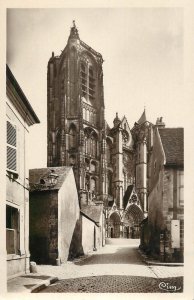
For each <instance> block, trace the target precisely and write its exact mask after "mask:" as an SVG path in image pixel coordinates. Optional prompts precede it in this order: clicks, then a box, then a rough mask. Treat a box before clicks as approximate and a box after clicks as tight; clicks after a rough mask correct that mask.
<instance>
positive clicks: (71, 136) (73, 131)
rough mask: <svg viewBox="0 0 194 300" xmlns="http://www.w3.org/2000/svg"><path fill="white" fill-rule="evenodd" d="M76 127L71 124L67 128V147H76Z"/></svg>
mask: <svg viewBox="0 0 194 300" xmlns="http://www.w3.org/2000/svg"><path fill="white" fill-rule="evenodd" d="M76 144H77V143H76V127H75V125H74V124H71V126H70V128H69V149H72V148H76Z"/></svg>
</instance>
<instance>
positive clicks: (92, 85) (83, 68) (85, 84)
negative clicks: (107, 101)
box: [80, 57, 96, 102]
mask: <svg viewBox="0 0 194 300" xmlns="http://www.w3.org/2000/svg"><path fill="white" fill-rule="evenodd" d="M80 80H81V90H82V96H83V97H85V98H86V99H87V100H90V101H91V102H92V101H93V100H94V99H95V89H96V73H95V68H94V66H93V62H92V60H91V58H90V57H86V59H85V60H84V61H82V62H81V65H80Z"/></svg>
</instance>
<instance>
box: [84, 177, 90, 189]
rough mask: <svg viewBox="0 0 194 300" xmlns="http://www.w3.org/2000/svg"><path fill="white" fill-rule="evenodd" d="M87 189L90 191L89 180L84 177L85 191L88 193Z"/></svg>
mask: <svg viewBox="0 0 194 300" xmlns="http://www.w3.org/2000/svg"><path fill="white" fill-rule="evenodd" d="M89 189H90V178H89V176H86V178H85V190H86V191H89Z"/></svg>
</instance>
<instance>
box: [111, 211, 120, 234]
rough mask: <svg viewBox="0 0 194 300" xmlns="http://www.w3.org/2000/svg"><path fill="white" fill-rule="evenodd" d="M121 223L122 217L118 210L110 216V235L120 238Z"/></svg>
mask: <svg viewBox="0 0 194 300" xmlns="http://www.w3.org/2000/svg"><path fill="white" fill-rule="evenodd" d="M120 225H121V219H120V216H119V214H118V213H117V212H114V213H112V214H111V215H110V218H109V226H108V227H109V228H108V230H109V232H108V236H109V237H111V238H119V237H120Z"/></svg>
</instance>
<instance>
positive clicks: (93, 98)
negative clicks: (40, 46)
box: [47, 21, 105, 205]
mask: <svg viewBox="0 0 194 300" xmlns="http://www.w3.org/2000/svg"><path fill="white" fill-rule="evenodd" d="M102 64H103V58H102V55H101V54H100V53H98V52H96V51H95V50H93V49H92V48H91V47H90V46H88V45H87V44H85V43H84V42H83V41H81V39H80V37H79V33H78V29H77V27H76V25H75V22H74V21H73V26H72V27H71V30H70V35H69V38H68V42H67V45H66V47H65V48H64V50H63V51H62V53H61V54H60V55H59V56H55V55H54V53H52V56H51V58H50V59H49V62H48V70H47V99H48V101H47V105H48V119H47V123H48V131H47V135H48V136H47V140H48V146H47V147H48V161H47V164H48V166H73V169H74V174H75V179H76V183H77V188H78V192H79V196H80V203H81V205H87V204H90V203H93V202H98V201H103V195H104V194H105V191H104V186H103V182H104V179H103V176H104V174H105V155H104V152H105V149H104V144H105V143H104V141H105V136H104V135H105V120H104V94H103V70H102Z"/></svg>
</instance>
